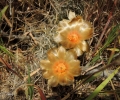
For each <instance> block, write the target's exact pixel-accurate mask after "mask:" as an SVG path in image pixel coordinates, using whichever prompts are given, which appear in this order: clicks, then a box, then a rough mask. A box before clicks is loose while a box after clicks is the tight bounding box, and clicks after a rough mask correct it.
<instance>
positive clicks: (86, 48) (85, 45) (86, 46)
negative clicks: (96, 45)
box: [82, 41, 90, 51]
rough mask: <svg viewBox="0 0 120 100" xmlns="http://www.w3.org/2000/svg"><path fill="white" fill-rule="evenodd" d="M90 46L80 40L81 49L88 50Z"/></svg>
mask: <svg viewBox="0 0 120 100" xmlns="http://www.w3.org/2000/svg"><path fill="white" fill-rule="evenodd" d="M89 50H90V47H89V44H88V43H87V42H86V41H82V51H89Z"/></svg>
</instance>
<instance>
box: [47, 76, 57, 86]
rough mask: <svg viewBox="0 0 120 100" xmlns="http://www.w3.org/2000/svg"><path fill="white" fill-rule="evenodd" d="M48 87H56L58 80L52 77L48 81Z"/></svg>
mask: <svg viewBox="0 0 120 100" xmlns="http://www.w3.org/2000/svg"><path fill="white" fill-rule="evenodd" d="M48 85H49V86H52V87H56V86H57V85H58V78H57V77H55V76H52V77H51V78H50V79H49V80H48Z"/></svg>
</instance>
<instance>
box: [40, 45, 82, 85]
mask: <svg viewBox="0 0 120 100" xmlns="http://www.w3.org/2000/svg"><path fill="white" fill-rule="evenodd" d="M47 55H48V59H47V60H41V61H40V65H41V68H42V70H43V77H44V78H45V79H48V85H49V86H52V87H56V86H57V85H58V84H60V85H71V84H72V83H73V82H74V76H79V75H80V73H81V68H80V61H79V60H77V56H76V54H74V53H73V52H71V51H66V49H65V48H64V47H62V46H61V47H59V48H56V49H51V50H50V51H48V54H47Z"/></svg>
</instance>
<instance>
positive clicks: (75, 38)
mask: <svg viewBox="0 0 120 100" xmlns="http://www.w3.org/2000/svg"><path fill="white" fill-rule="evenodd" d="M67 38H68V40H69V41H70V42H72V43H78V41H79V39H80V36H79V34H78V33H77V32H75V31H73V32H71V33H69V34H68V36H67Z"/></svg>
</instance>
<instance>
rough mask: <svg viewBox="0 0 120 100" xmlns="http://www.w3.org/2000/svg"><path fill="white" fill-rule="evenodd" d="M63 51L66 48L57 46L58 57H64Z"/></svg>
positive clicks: (64, 51)
mask: <svg viewBox="0 0 120 100" xmlns="http://www.w3.org/2000/svg"><path fill="white" fill-rule="evenodd" d="M65 53H66V50H65V48H64V47H62V46H61V47H59V48H58V57H59V59H64V58H65Z"/></svg>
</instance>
